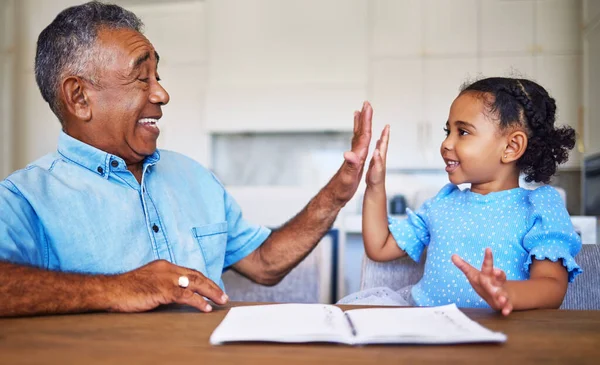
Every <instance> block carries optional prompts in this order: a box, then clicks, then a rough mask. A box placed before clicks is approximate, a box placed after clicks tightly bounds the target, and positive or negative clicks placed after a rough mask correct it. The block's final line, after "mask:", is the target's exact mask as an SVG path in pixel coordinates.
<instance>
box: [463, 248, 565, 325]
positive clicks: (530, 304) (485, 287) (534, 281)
mask: <svg viewBox="0 0 600 365" xmlns="http://www.w3.org/2000/svg"><path fill="white" fill-rule="evenodd" d="M493 260H494V259H493V256H492V250H491V249H489V248H487V249H486V250H485V256H484V259H483V264H482V266H481V271H480V270H477V269H476V268H474V267H473V266H471V265H470V264H468V263H467V262H466V261H464V260H463V259H462V258H460V257H458V256H457V255H453V256H452V262H454V264H455V265H456V266H457V267H458V268H459V269H460V270H461V271H462V272H463V273H464V274H465V275H466V277H467V279H468V280H469V283H470V284H471V286H472V287H473V289H474V290H475V291H476V292H477V294H479V296H481V297H482V298H483V299H484V300H485V301H486V302H487V303H488V304H489V305H490V307H492V308H494V309H496V310H500V311H502V314H504V315H505V316H507V315H509V314H510V312H512V311H513V310H524V309H538V308H558V307H560V305H561V304H562V301H563V299H564V297H565V294H566V292H567V284H568V273H567V270H566V269H565V267H564V266H563V265H562V263H561V262H560V261H557V262H552V261H550V260H533V263H532V264H531V268H530V277H529V279H528V280H506V274H505V273H504V271H502V270H500V269H498V268H494V264H493Z"/></svg>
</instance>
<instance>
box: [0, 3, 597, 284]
mask: <svg viewBox="0 0 600 365" xmlns="http://www.w3.org/2000/svg"><path fill="white" fill-rule="evenodd" d="M82 2H83V1H72V0H56V1H51V0H46V1H41V0H20V1H17V0H0V32H1V34H0V178H4V177H6V176H7V175H8V174H9V173H10V172H12V171H14V170H16V169H20V168H23V167H25V166H26V165H27V163H29V162H31V161H33V160H35V159H37V158H39V157H41V156H42V155H44V154H46V153H49V152H53V151H55V148H56V142H57V138H58V134H59V130H60V126H59V123H58V121H57V120H56V118H55V117H54V115H53V114H52V113H51V111H50V109H49V107H48V106H47V104H46V103H45V102H44V101H43V99H42V97H41V95H40V93H39V90H38V88H37V86H36V84H35V79H34V71H33V64H34V55H35V43H36V40H37V37H38V35H39V33H40V31H41V30H42V29H43V28H44V27H46V26H47V25H48V24H49V23H50V22H51V21H52V20H53V19H54V17H55V16H56V15H57V14H58V13H59V12H60V11H61V10H63V9H64V8H66V7H68V6H71V5H75V4H79V3H82ZM114 3H117V4H119V5H122V6H124V7H126V8H128V9H129V10H132V11H133V12H134V13H136V14H137V15H138V16H139V17H140V18H141V19H142V20H143V22H144V23H145V25H146V26H145V34H146V36H147V37H148V39H149V40H150V41H151V42H152V43H153V44H154V46H155V47H156V49H157V51H158V52H159V54H160V56H161V61H160V65H159V73H160V75H161V78H162V79H163V80H164V81H163V82H162V84H163V86H164V87H165V88H166V89H167V91H168V92H169V93H170V95H171V102H170V103H169V105H167V106H166V107H165V108H164V109H163V111H164V117H163V119H162V120H161V122H160V127H161V136H160V139H159V146H160V147H161V148H166V149H171V150H175V151H178V152H181V153H184V154H186V155H188V156H190V157H192V158H194V159H196V160H197V161H199V162H200V163H202V164H204V165H205V166H207V167H209V168H210V169H212V170H213V171H214V172H215V173H216V174H217V176H219V178H220V179H222V181H223V182H224V183H225V184H226V185H227V187H228V189H229V190H230V192H231V193H232V194H233V195H234V196H235V197H236V198H237V199H238V201H239V202H240V204H241V205H242V207H243V209H244V211H245V214H246V216H247V217H248V218H249V219H251V220H253V221H255V222H257V223H261V224H265V225H269V226H277V225H279V224H281V223H283V222H284V221H286V220H287V219H289V218H290V217H291V216H292V215H293V214H295V213H296V212H297V211H298V210H299V209H300V208H301V207H302V206H303V205H304V204H306V202H307V201H308V199H310V197H311V196H313V195H314V194H316V192H317V191H318V189H319V188H320V187H321V186H322V185H323V184H324V183H325V182H326V181H327V180H328V179H329V178H330V177H331V175H332V174H333V172H334V171H335V170H336V169H337V168H338V167H339V165H340V163H341V162H342V154H343V152H344V151H346V150H348V149H349V146H350V138H351V134H352V127H353V122H352V115H353V111H354V110H356V109H360V107H361V105H362V102H363V100H369V101H371V103H372V105H373V108H374V111H375V112H374V136H377V135H379V133H380V131H381V129H382V127H383V126H384V125H385V124H390V125H391V142H390V149H389V156H388V179H387V184H388V193H389V195H390V201H391V202H390V203H392V200H393V206H394V209H396V208H398V209H400V210H397V211H395V212H399V213H401V210H402V209H401V208H403V207H404V206H409V207H412V208H415V207H418V206H419V205H420V204H421V203H422V201H423V200H424V199H426V198H428V197H430V196H431V195H433V194H434V193H435V192H437V190H438V189H439V188H440V187H441V186H443V185H444V184H445V183H446V182H447V177H446V173H445V172H444V170H443V166H444V164H443V161H442V159H441V157H440V155H439V146H440V143H441V141H442V139H443V137H444V132H443V131H442V128H443V127H444V124H445V122H446V120H447V116H448V110H449V107H450V104H451V103H452V101H453V99H454V98H455V97H456V96H457V93H458V90H459V87H460V86H461V84H462V83H464V82H466V81H473V80H475V79H476V78H479V77H482V76H518V77H526V78H531V79H533V80H535V81H537V82H539V83H540V84H541V85H542V86H544V87H546V88H547V89H548V90H549V92H550V94H551V95H552V96H553V97H554V98H556V100H557V105H558V123H559V124H566V125H570V126H572V127H573V128H575V129H576V131H577V133H578V143H577V146H576V148H575V150H574V151H573V152H572V154H571V156H570V159H569V162H568V163H567V164H565V165H564V166H562V167H561V169H560V172H559V173H558V175H557V177H556V178H555V180H554V181H553V185H555V186H557V187H559V188H561V192H562V193H563V196H564V198H565V203H566V205H567V208H568V210H569V212H570V214H572V215H573V216H580V215H596V216H597V215H600V157H599V156H600V1H599V0H421V1H419V0H205V1H192V0H190V1H167V0H163V1H161V0H152V1H148V0H145V1H142V0H120V1H114ZM374 140H376V138H374ZM363 191H364V186H361V187H360V188H359V191H358V193H357V195H356V197H355V198H354V199H353V200H352V201H351V202H350V203H349V204H348V205H347V206H346V208H345V209H344V211H343V212H342V214H341V215H340V217H339V218H338V222H336V227H338V228H339V229H341V230H342V231H343V233H344V234H343V237H342V239H341V240H342V241H343V246H344V247H342V248H340V251H339V252H338V253H339V254H340V255H342V256H341V261H340V265H339V266H340V268H341V267H343V266H345V270H343V272H340V275H341V278H340V280H341V281H340V286H341V287H343V288H342V293H343V292H350V291H352V290H353V289H356V288H357V285H358V284H357V280H358V279H357V275H359V273H358V271H360V257H361V255H362V244H361V241H360V206H361V200H362V192H363ZM390 206H392V204H390ZM586 222H589V221H586ZM593 222H594V225H593V228H590V227H592V226H591V225H590V224H588V223H582V225H583V226H585V227H586V228H581V229H582V230H586V233H585V234H586V237H588V236H587V235H590V236H589V237H592V236H591V235H592V233H593V240H595V239H596V226H597V225H596V220H595V219H594V221H593ZM586 224H587V225H586ZM587 230H589V231H590V233H587ZM592 231H593V232H592ZM590 239H591V238H590ZM344 288H345V289H344Z"/></svg>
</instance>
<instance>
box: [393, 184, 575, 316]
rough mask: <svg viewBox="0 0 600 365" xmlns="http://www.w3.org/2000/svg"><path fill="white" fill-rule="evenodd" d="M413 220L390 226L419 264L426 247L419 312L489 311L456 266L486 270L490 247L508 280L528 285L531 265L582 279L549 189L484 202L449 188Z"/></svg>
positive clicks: (568, 227) (562, 213) (562, 214)
mask: <svg viewBox="0 0 600 365" xmlns="http://www.w3.org/2000/svg"><path fill="white" fill-rule="evenodd" d="M407 214H408V217H407V218H406V219H403V220H398V219H394V218H391V217H389V218H388V222H389V229H390V232H391V233H392V235H393V236H394V238H395V239H396V242H398V246H400V248H401V249H402V250H404V251H406V253H407V254H408V255H409V256H410V257H411V258H412V259H413V260H415V261H417V262H418V261H419V259H420V257H421V254H422V252H423V250H424V249H425V247H427V260H426V262H425V271H424V273H423V277H422V278H421V280H420V281H419V282H418V283H417V284H416V285H415V286H414V287H413V288H412V297H413V300H414V301H415V302H416V303H417V304H418V305H420V306H437V305H443V304H448V303H456V305H457V306H459V307H484V308H485V307H489V306H488V304H487V303H486V302H485V301H484V300H483V299H481V297H480V296H479V295H478V294H477V293H476V292H475V291H474V290H473V288H472V287H471V285H470V284H469V282H468V281H467V279H466V277H465V275H464V274H463V273H462V272H461V271H460V270H459V269H458V268H457V267H456V266H454V264H453V263H452V261H451V260H450V257H451V256H452V255H453V254H458V255H459V256H460V257H462V258H463V259H464V260H466V261H467V262H468V263H470V264H471V265H472V266H474V267H476V268H478V269H480V268H481V264H482V262H483V254H484V250H485V248H486V247H490V248H491V249H492V253H493V255H494V267H498V268H500V269H502V270H504V272H505V273H506V277H507V279H508V280H526V279H528V278H529V268H530V265H531V263H532V260H545V259H548V260H551V261H553V262H556V261H557V260H561V262H562V264H563V265H564V266H565V268H566V270H567V271H568V273H569V282H571V281H573V279H574V278H575V276H577V275H578V274H580V273H581V272H582V270H581V268H580V267H579V266H578V265H577V263H576V262H575V259H574V256H575V255H576V254H577V253H578V252H579V250H580V249H581V239H580V237H579V235H578V234H577V233H576V232H575V230H574V228H573V225H572V223H571V219H570V217H569V214H568V212H567V210H566V209H565V206H564V203H563V201H562V199H561V197H560V195H559V193H558V191H556V189H554V188H552V187H551V186H542V187H539V188H537V189H535V190H527V189H523V188H515V189H510V190H504V191H499V192H493V193H489V194H487V195H481V194H477V193H473V192H472V191H471V190H470V189H465V190H460V189H459V188H458V187H457V186H456V185H453V184H448V185H446V186H445V187H443V188H442V190H440V192H439V193H438V194H437V195H436V196H435V197H433V198H432V199H430V200H428V201H426V202H425V203H424V204H423V206H422V207H421V208H420V209H419V210H418V211H416V212H413V211H411V210H410V209H407Z"/></svg>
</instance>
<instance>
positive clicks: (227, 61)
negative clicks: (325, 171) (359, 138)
mask: <svg viewBox="0 0 600 365" xmlns="http://www.w3.org/2000/svg"><path fill="white" fill-rule="evenodd" d="M367 3H368V1H367V0H328V1H321V0H305V1H301V2H291V1H276V0H248V1H243V2H242V1H233V0H218V1H208V2H207V12H208V19H209V24H208V38H209V41H208V48H209V60H208V88H207V101H206V118H207V123H208V124H207V127H208V129H209V130H210V131H211V132H240V131H241V132H245V131H265V132H266V131H280V132H281V131H323V130H333V131H352V128H353V122H352V112H353V111H354V110H355V109H357V108H360V106H361V104H362V101H363V100H364V99H365V97H366V86H367V59H368V57H367V34H368V31H367V18H368V14H367Z"/></svg>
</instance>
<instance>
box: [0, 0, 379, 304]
mask: <svg viewBox="0 0 600 365" xmlns="http://www.w3.org/2000/svg"><path fill="white" fill-rule="evenodd" d="M141 26H142V23H141V21H140V20H139V19H138V18H137V17H136V16H135V15H134V14H133V13H131V12H129V11H126V10H124V9H122V8H120V7H118V6H116V5H105V4H102V3H99V2H90V3H86V4H83V5H80V6H75V7H71V8H68V9H66V10H64V11H63V12H61V13H60V14H59V15H58V16H57V17H56V19H55V20H54V21H53V22H52V23H51V24H50V25H49V26H48V27H47V28H46V29H44V31H42V33H41V34H40V36H39V39H38V44H37V54H36V62H35V71H36V80H37V83H38V85H39V88H40V91H41V93H42V96H43V97H44V99H45V100H46V101H47V102H48V104H49V105H50V108H51V109H52V111H53V112H54V113H55V114H56V116H57V117H58V119H59V121H60V122H61V125H62V132H61V135H60V138H59V141H58V149H57V152H56V153H53V154H50V155H47V156H45V157H43V158H41V159H40V160H38V161H36V162H34V163H32V164H30V165H29V166H28V167H27V168H25V169H23V170H20V171H17V172H15V173H13V174H12V175H10V176H9V177H8V178H7V179H6V180H4V181H2V182H0V207H1V208H0V209H1V215H0V278H1V279H0V316H18V315H31V314H50V313H73V312H85V311H97V310H100V311H104V310H107V311H119V312H138V311H145V310H149V309H152V308H155V307H156V306H158V305H160V304H167V303H182V304H187V305H190V306H193V307H196V308H198V309H199V310H201V311H204V312H208V311H210V310H211V309H212V308H211V306H210V304H209V303H208V302H207V301H206V300H205V299H204V297H206V298H208V299H210V300H212V301H213V302H215V303H217V304H224V303H226V302H227V300H228V297H227V295H226V294H225V293H224V292H223V283H222V281H221V274H222V272H223V270H225V269H227V268H232V269H234V270H236V271H237V272H239V273H241V274H242V275H244V276H246V277H248V278H250V279H252V280H253V281H255V282H257V283H260V284H264V285H274V284H276V283H277V282H279V281H280V280H281V279H282V278H283V277H284V276H285V275H286V274H287V273H288V272H290V270H291V269H292V268H293V267H294V266H296V265H297V264H298V263H299V262H300V261H301V260H302V259H303V258H304V257H306V255H308V253H309V252H310V251H311V250H312V249H313V248H314V247H315V245H316V244H317V243H318V241H319V240H320V239H321V237H322V236H323V235H324V234H325V233H326V232H327V230H328V229H329V227H330V226H331V225H332V224H333V222H334V220H335V217H336V216H337V214H338V212H339V211H340V209H341V208H342V207H343V206H344V204H345V203H346V202H347V201H348V200H349V199H350V198H351V197H352V196H353V194H354V193H355V191H356V189H357V187H358V184H359V181H360V178H361V175H362V172H363V166H364V161H365V159H366V156H367V152H368V146H369V142H370V139H371V116H372V109H371V107H370V106H369V104H368V103H365V104H364V105H363V108H362V111H361V112H355V116H354V137H353V139H352V150H351V151H349V152H346V153H345V154H344V162H343V164H342V166H341V167H340V169H339V171H338V172H337V173H336V174H335V175H334V176H333V178H332V179H331V180H330V181H329V183H328V184H327V185H326V186H325V187H324V188H323V189H322V190H321V191H320V192H319V193H318V194H317V195H316V196H315V197H314V198H313V199H312V200H311V201H310V202H309V203H308V205H307V206H306V207H305V208H304V209H303V210H302V211H301V212H300V213H298V214H297V215H296V216H295V217H294V218H293V219H291V220H290V221H289V222H287V223H286V224H285V225H283V227H281V228H279V229H277V230H274V231H270V230H269V229H266V228H264V227H260V226H256V225H253V224H250V223H249V222H247V221H245V220H244V218H243V217H242V214H241V211H240V208H239V206H238V205H237V204H236V202H235V201H234V200H233V198H232V197H231V196H230V195H229V194H228V193H227V191H226V190H225V189H224V187H223V186H222V185H221V184H220V183H219V181H218V180H217V179H216V178H215V177H214V176H213V175H212V174H211V173H210V172H209V171H208V170H206V169H205V168H203V167H202V166H200V165H199V164H198V163H196V162H195V161H193V160H191V159H189V158H186V157H184V156H182V155H179V154H177V153H174V152H169V151H158V150H157V149H156V140H157V138H158V135H159V128H158V124H159V120H160V118H161V116H162V112H161V107H162V106H163V105H165V104H167V103H168V102H169V94H167V91H166V90H165V89H164V88H163V87H162V86H161V85H160V83H159V81H160V78H159V76H158V71H157V65H158V59H159V57H158V53H157V52H156V51H155V49H154V47H153V46H152V44H151V43H150V41H149V40H148V39H146V38H145V37H144V35H142V33H141Z"/></svg>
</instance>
